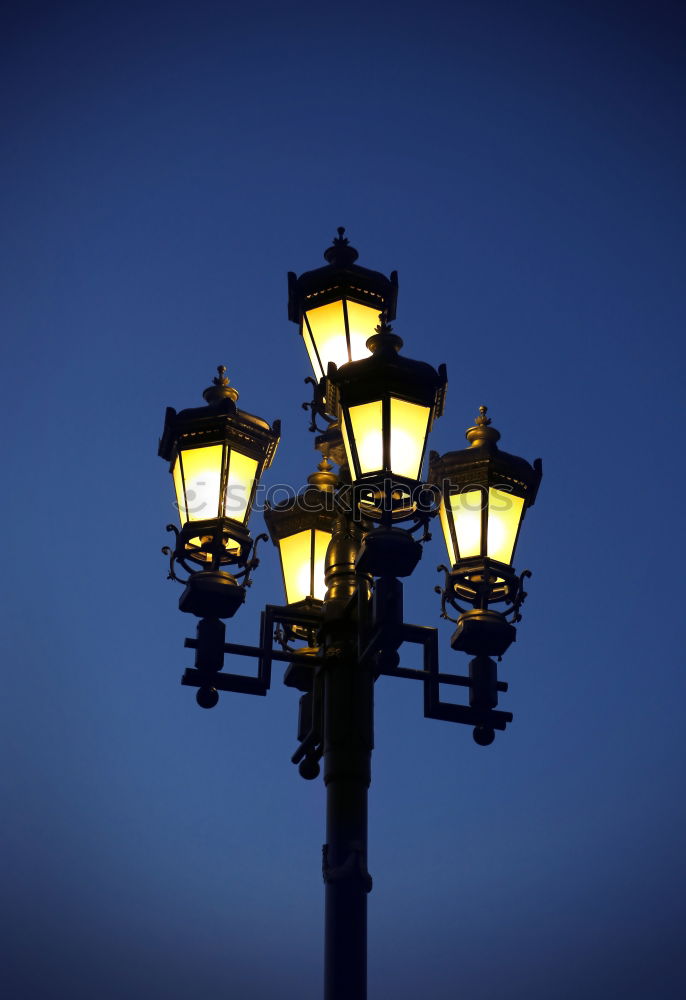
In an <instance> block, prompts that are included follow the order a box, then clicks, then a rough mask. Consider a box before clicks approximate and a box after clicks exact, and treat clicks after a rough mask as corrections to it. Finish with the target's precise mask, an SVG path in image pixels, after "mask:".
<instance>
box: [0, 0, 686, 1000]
mask: <svg viewBox="0 0 686 1000" xmlns="http://www.w3.org/2000/svg"><path fill="white" fill-rule="evenodd" d="M0 67H1V68H0V73H1V74H2V87H1V88H0V89H1V92H2V95H3V96H2V101H3V122H4V128H3V133H4V144H3V145H4V151H3V155H2V158H1V160H0V177H1V185H0V190H1V192H2V201H3V209H2V215H3V218H4V230H5V237H4V239H3V240H2V243H1V246H0V253H1V254H2V266H1V268H0V282H1V285H2V302H3V305H2V314H3V329H4V343H5V346H4V348H3V363H4V364H3V367H4V370H5V378H4V380H3V381H4V391H3V399H2V402H3V407H4V416H3V427H4V433H3V442H4V445H5V448H4V460H3V471H4V474H5V476H6V481H5V482H6V485H5V490H4V495H5V499H6V505H5V520H4V525H5V530H4V534H3V555H4V558H3V572H2V583H3V591H4V595H3V602H2V607H3V611H4V614H5V624H4V625H3V628H2V630H1V632H0V636H1V639H2V645H3V647H4V656H3V660H4V673H3V685H2V692H3V702H4V707H3V712H4V721H3V723H2V727H3V734H4V736H5V739H6V744H7V750H6V752H5V754H4V755H3V760H4V764H5V768H4V770H5V781H6V784H7V789H6V792H5V794H4V797H5V801H6V803H7V807H6V809H7V812H6V815H7V820H8V822H6V824H5V831H4V837H5V839H6V844H5V846H4V847H3V849H2V860H3V864H4V866H6V873H5V876H4V882H5V885H6V889H5V893H4V895H5V904H6V919H5V930H4V932H3V943H4V944H5V945H6V946H7V948H8V956H9V958H8V960H7V961H6V962H5V965H4V969H5V972H4V975H5V976H7V977H8V978H9V984H8V986H7V988H6V993H5V995H6V996H8V997H11V998H12V1000H53V998H61V997H64V996H69V997H71V998H72V1000H85V998H89V1000H90V998H92V997H94V996H97V997H98V998H99V1000H124V998H126V1000H143V998H145V1000H152V998H164V1000H187V998H190V997H198V998H201V1000H215V998H216V1000H219V998H223V997H235V998H240V1000H268V998H269V1000H271V998H275V997H279V998H281V1000H296V998H298V1000H300V998H315V997H317V996H319V994H320V983H321V946H322V929H321V928H322V914H323V902H322V897H323V893H322V883H321V876H320V870H319V863H320V846H321V843H322V840H323V835H324V796H323V787H322V785H321V782H317V783H306V782H304V781H302V780H301V779H300V778H299V776H298V774H297V771H296V769H295V768H294V767H293V766H292V765H291V764H290V762H289V757H290V754H291V752H292V750H293V748H294V745H295V724H296V702H297V699H296V696H295V693H294V692H293V691H290V690H287V689H285V688H283V687H282V685H281V684H280V680H279V673H278V672H277V677H276V683H275V685H274V688H273V690H272V691H271V692H270V693H269V696H268V697H267V698H266V699H259V698H250V697H244V696H239V695H234V696H230V695H229V696H226V697H223V698H222V701H221V702H220V705H219V707H218V708H217V709H215V710H214V711H212V712H203V711H201V710H200V709H198V708H197V707H196V705H195V702H194V698H193V693H192V691H190V690H189V689H185V688H182V687H180V686H179V683H178V680H179V677H180V675H181V672H182V670H183V668H184V666H188V665H190V663H191V656H192V654H190V653H189V652H188V651H185V650H184V649H183V646H182V643H183V638H184V636H185V635H189V634H191V632H192V630H193V627H194V622H193V621H192V620H191V619H190V618H187V617H186V616H182V615H180V614H179V613H178V611H177V610H176V602H177V600H178V593H179V592H178V588H177V586H176V585H173V584H171V583H167V582H165V579H164V577H165V574H166V563H165V560H164V558H163V557H162V556H161V555H160V554H159V548H160V547H161V546H162V545H163V544H165V543H166V541H167V537H166V535H165V532H164V525H165V523H166V522H167V521H168V520H171V519H172V516H173V513H174V512H173V508H172V491H171V480H170V477H169V476H168V473H167V471H166V469H165V466H164V465H163V463H162V462H161V461H160V460H159V459H158V458H157V457H156V447H157V436H158V434H159V433H160V431H161V427H162V420H163V413H164V407H165V406H166V405H174V406H176V407H177V408H182V407H184V406H191V405H197V404H198V403H200V401H201V399H200V392H201V391H202V389H203V388H204V387H205V385H207V383H208V379H209V378H210V377H211V376H212V374H213V372H214V367H215V366H216V365H217V364H219V363H220V362H223V363H225V364H227V366H228V368H229V374H230V376H231V379H232V381H233V383H234V384H235V385H236V386H237V387H238V389H239V390H240V393H241V405H242V406H243V407H245V408H246V409H248V410H250V411H252V412H255V413H259V414H260V415H263V416H265V417H266V418H268V419H273V418H275V417H281V418H282V420H283V430H284V434H283V440H282V444H281V448H280V451H279V454H278V456H277V461H276V463H275V465H274V466H273V467H272V469H271V470H270V472H269V474H268V482H269V483H271V484H274V483H278V482H286V483H289V484H292V485H293V486H296V487H298V486H300V485H301V484H302V483H303V481H304V478H305V476H306V475H307V474H308V473H309V472H310V471H311V470H312V468H313V462H314V460H315V457H314V452H312V451H311V445H312V440H311V438H310V437H309V436H308V434H307V431H306V415H305V414H304V413H303V412H302V411H301V410H300V403H301V401H302V400H304V399H306V398H307V395H308V393H307V390H306V388H305V387H304V386H303V383H302V380H303V378H304V377H305V376H306V375H307V374H308V371H309V365H308V361H307V358H306V355H305V351H304V348H303V346H302V344H301V343H300V342H299V339H298V335H297V331H296V328H295V327H294V326H293V325H292V324H290V323H289V322H288V320H287V317H286V271H287V270H289V269H292V270H296V271H298V272H300V271H303V270H307V269H309V268H311V267H316V266H319V264H320V263H321V262H322V259H321V251H322V250H323V249H324V247H325V246H326V245H328V243H329V242H330V240H331V238H332V236H333V235H334V233H335V228H336V226H338V225H345V226H346V227H347V229H348V234H349V235H350V238H351V241H352V242H353V244H354V245H355V246H357V247H358V249H359V250H360V263H362V264H364V265H367V266H369V267H373V268H377V269H380V270H383V271H385V272H386V273H388V272H389V271H390V270H391V269H393V268H397V269H398V271H399V275H400V298H399V305H398V319H397V322H396V324H395V329H396V330H397V332H398V333H399V334H400V335H401V336H402V337H403V338H404V340H405V353H406V354H407V355H408V356H410V357H419V358H422V359H425V360H427V361H430V362H432V363H433V364H438V363H440V362H442V361H445V362H446V363H447V365H448V373H449V379H450V386H449V390H448V399H447V412H446V415H445V416H444V417H443V419H442V420H440V421H439V422H438V424H437V425H436V428H435V431H434V433H433V435H432V441H431V446H432V447H433V448H436V449H437V450H439V451H447V450H450V449H453V448H456V447H461V446H462V441H463V431H464V429H465V428H466V427H467V426H468V425H469V424H471V423H472V422H473V418H474V416H475V415H476V412H477V407H478V406H479V404H481V403H487V404H488V405H489V408H490V413H491V415H492V417H493V420H494V424H495V425H496V426H497V427H498V428H499V429H500V430H501V432H502V435H503V436H502V444H503V447H504V448H505V449H506V450H508V451H512V452H514V453H516V454H521V455H523V456H526V457H527V458H529V459H530V460H532V459H533V458H534V457H536V456H537V455H542V456H543V458H544V480H543V485H542V489H541V493H540V497H539V501H538V503H537V505H536V507H535V508H534V509H533V511H532V512H531V515H530V517H529V518H528V520H527V523H526V525H525V530H524V532H523V536H522V539H521V542H520V547H519V555H518V565H519V568H524V567H525V566H530V567H531V568H532V569H533V571H534V576H533V579H532V581H531V585H530V587H529V594H530V596H529V600H528V603H527V605H526V606H525V609H524V612H525V613H524V621H523V622H522V624H521V626H520V630H519V641H518V642H517V644H516V646H514V647H513V648H512V649H511V650H510V651H509V652H508V654H507V656H506V658H505V660H504V663H503V671H502V674H503V676H504V678H505V679H506V680H508V681H509V682H510V685H511V686H510V692H509V694H507V695H505V696H503V698H502V699H501V707H503V708H505V709H508V710H512V711H513V712H514V713H515V720H514V723H513V725H512V726H511V727H510V728H509V730H508V732H507V733H506V734H504V735H501V736H499V737H498V739H497V740H496V742H495V744H494V745H493V746H492V747H490V748H487V749H482V748H479V747H477V746H476V745H475V744H474V743H473V742H472V739H471V735H470V732H469V730H468V729H466V728H464V727H457V726H451V725H449V724H447V723H441V722H431V721H425V720H424V719H423V718H422V707H421V704H422V702H421V690H420V688H419V686H417V685H414V684H413V683H411V682H409V681H395V682H392V683H391V682H389V681H381V682H380V683H379V685H378V698H377V732H376V743H377V749H376V753H375V762H374V780H373V784H372V789H371V811H370V827H371V829H370V869H371V871H372V874H373V875H374V879H375V888H374V892H373V893H372V895H371V897H370V997H371V998H378V1000H381V998H387V997H393V998H394V1000H415V998H417V997H421V996H428V997H431V998H432V1000H452V998H453V997H454V996H457V995H459V996H464V997H469V998H470V1000H493V998H495V997H497V998H499V1000H520V998H527V1000H549V998H551V997H555V998H558V1000H566V998H572V997H573V998H575V1000H576V998H578V997H585V998H589V1000H596V998H601V997H602V998H604V997H607V996H617V997H622V998H623V1000H644V998H652V997H654V996H660V997H661V998H672V997H676V996H677V995H679V990H678V985H679V981H680V979H681V976H682V973H681V957H682V952H683V944H682V941H683V931H682V928H683V920H684V915H685V914H684V910H685V909H686V907H685V906H684V889H685V886H684V877H683V838H684V812H685V809H684V795H683V750H684V737H683V721H682V720H683V711H684V697H683V696H684V671H683V642H682V641H681V640H682V635H683V628H682V615H683V603H684V593H683V585H682V580H683V558H682V548H683V530H682V529H683V515H682V510H681V504H682V502H683V497H684V476H683V461H682V458H681V455H682V451H683V443H682V440H681V437H682V426H681V424H680V420H681V418H682V408H681V403H682V399H683V382H684V376H683V366H684V350H683V346H682V345H683V329H684V319H685V316H684V312H685V310H684V296H683V263H684V253H683V251H684V229H685V226H684V223H685V221H686V220H685V214H686V213H685V211H684V198H683V179H684V167H685V163H684V160H685V155H684V154H685V148H684V131H683V127H684V125H683V123H684V100H683V99H684V16H683V6H682V5H681V4H678V3H669V2H664V0H657V2H651V3H644V4H630V3H621V2H617V3H609V2H596V3H591V2H575V3H560V2H540V3H538V2H521V3H518V2H512V3H507V2H505V0H502V2H494V0H490V2H489V0H481V2H478V3H477V2H469V0H468V2H463V0H459V2H457V3H455V4H453V5H450V6H448V5H446V6H443V5H442V4H440V3H436V2H435V0H428V2H425V3H422V4H419V3H415V4H401V5H400V6H396V7H394V8H393V9H392V10H391V9H390V8H386V7H385V6H381V5H379V4H375V3H373V2H372V3H364V4H362V3H356V2H351V3H347V4H345V5H323V4H309V3H299V4H296V5H294V6H288V5H281V4H276V3H272V2H262V3H254V4H252V5H251V6H250V7H249V8H248V7H246V6H245V5H238V4H233V3H220V2H214V3H213V2H209V0H200V2H196V3H194V4H193V5H190V4H181V3H175V2H168V3H160V4H155V3H151V2H139V3H136V4H132V3H124V2H121V3H117V4H114V3H112V4H108V3H99V2H91V3H85V2H84V3H78V2H71V3H69V2H67V3H59V4H58V3H30V2H24V3H19V2H8V3H6V4H5V6H4V14H3V24H2V59H1V60H0ZM252 526H253V529H254V531H255V532H257V531H259V530H262V522H261V517H260V516H259V515H256V516H255V518H254V520H253V522H252ZM443 559H444V552H443V548H442V543H441V540H440V537H439V533H438V532H436V533H435V536H434V541H433V542H432V543H431V545H430V546H429V548H428V550H427V551H426V552H425V555H424V558H423V561H422V564H421V565H420V567H419V568H418V570H417V572H416V573H415V575H414V576H413V578H412V579H411V580H410V581H409V582H408V584H407V587H406V595H407V597H406V606H407V613H408V617H409V618H410V619H411V620H413V621H416V622H418V623H423V624H435V625H439V626H440V628H441V635H442V656H443V664H444V666H445V667H450V668H452V669H455V670H463V669H464V668H465V666H466V658H464V657H462V658H461V657H459V656H458V655H457V654H453V653H451V651H450V649H449V647H448V639H449V635H450V626H449V625H448V624H447V623H440V622H439V620H438V605H437V598H436V596H435V595H434V593H433V586H434V584H435V583H436V582H439V578H438V577H437V575H436V573H435V567H436V565H437V563H438V562H440V561H442V560H443ZM281 599H282V594H281V585H280V579H279V573H278V566H277V559H276V552H275V550H274V549H273V548H271V546H270V548H269V550H268V551H266V550H265V552H264V558H263V561H262V564H261V566H260V568H259V570H258V573H257V576H256V582H255V586H254V587H253V589H252V591H251V593H250V595H249V599H248V603H247V605H246V607H244V608H243V609H242V611H241V612H240V614H239V616H238V617H237V618H236V619H235V620H234V622H233V623H232V625H231V626H230V636H231V638H233V639H234V640H236V641H243V642H252V641H255V640H256V638H257V627H258V616H259V610H260V609H261V607H262V606H263V605H264V604H265V603H267V602H272V603H278V602H280V601H281ZM411 661H412V656H411V653H408V655H407V656H406V657H405V659H404V662H405V664H406V665H415V664H414V663H413V662H411ZM238 666H239V665H238V664H233V669H237V668H238ZM244 666H245V668H246V670H248V669H251V668H252V666H253V665H252V664H245V665H244Z"/></svg>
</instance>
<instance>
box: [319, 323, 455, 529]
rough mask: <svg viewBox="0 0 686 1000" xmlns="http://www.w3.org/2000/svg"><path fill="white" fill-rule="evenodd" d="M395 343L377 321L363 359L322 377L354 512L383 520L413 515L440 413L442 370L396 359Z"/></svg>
mask: <svg viewBox="0 0 686 1000" xmlns="http://www.w3.org/2000/svg"><path fill="white" fill-rule="evenodd" d="M402 344H403V342H402V340H401V339H400V337H398V336H396V334H394V333H393V331H392V330H391V327H390V326H388V325H387V324H386V322H385V321H384V320H382V322H381V324H380V325H379V326H378V327H377V328H376V333H375V334H374V336H372V337H370V338H369V340H368V341H367V346H368V347H369V349H370V351H371V352H372V354H371V356H370V357H368V358H363V359H362V360H361V361H352V362H349V363H348V364H346V365H344V366H343V367H342V368H339V369H338V370H337V371H336V370H334V369H333V368H331V369H330V371H329V373H328V380H329V383H330V384H331V385H332V387H333V392H334V395H335V404H334V405H335V408H336V411H337V412H338V417H339V421H340V424H341V431H342V434H343V441H344V444H345V450H346V454H347V458H348V465H349V467H350V476H351V479H352V481H353V483H355V484H357V485H358V486H359V487H360V488H361V489H360V491H359V494H360V497H361V502H360V506H361V508H364V509H365V511H366V513H368V514H369V515H370V516H371V517H373V518H376V519H380V520H385V518H384V516H383V511H386V512H388V513H389V515H390V512H391V508H392V519H394V520H397V519H399V518H401V517H403V516H409V515H411V514H412V513H413V512H414V509H415V508H416V504H415V503H414V501H412V499H411V497H412V494H413V491H414V489H415V487H416V486H417V484H418V483H419V482H420V481H421V477H422V465H423V461H424V452H425V448H426V441H427V437H428V435H429V431H430V430H431V426H432V424H433V421H434V420H435V419H436V418H437V417H440V415H441V413H442V412H443V401H444V397H445V389H446V385H447V377H446V372H445V365H441V366H440V368H439V369H438V371H436V370H435V369H434V368H432V367H431V365H428V364H425V363H424V362H423V361H412V360H410V358H405V357H402V355H400V354H399V353H398V352H399V350H400V348H401V347H402Z"/></svg>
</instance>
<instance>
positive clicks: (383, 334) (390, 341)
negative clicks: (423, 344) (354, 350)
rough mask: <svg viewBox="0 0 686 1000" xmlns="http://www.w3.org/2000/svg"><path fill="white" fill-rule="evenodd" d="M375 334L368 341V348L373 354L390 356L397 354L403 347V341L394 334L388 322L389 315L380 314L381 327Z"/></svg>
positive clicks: (377, 328)
mask: <svg viewBox="0 0 686 1000" xmlns="http://www.w3.org/2000/svg"><path fill="white" fill-rule="evenodd" d="M375 331H376V332H375V333H373V334H372V336H371V337H370V338H369V340H368V341H367V348H368V349H369V350H370V351H371V352H372V354H384V353H385V354H387V355H388V354H390V355H392V354H393V352H394V351H395V352H397V351H399V350H400V348H401V347H402V346H403V339H402V337H399V336H398V334H397V333H394V332H393V327H392V326H391V325H390V323H388V322H387V314H386V313H385V312H382V313H379V325H378V326H377V327H375Z"/></svg>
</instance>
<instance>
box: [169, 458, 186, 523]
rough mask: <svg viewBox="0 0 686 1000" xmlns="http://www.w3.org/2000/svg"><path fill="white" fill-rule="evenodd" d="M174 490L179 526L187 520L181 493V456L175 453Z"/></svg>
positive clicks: (183, 498) (184, 501)
mask: <svg viewBox="0 0 686 1000" xmlns="http://www.w3.org/2000/svg"><path fill="white" fill-rule="evenodd" d="M173 477H174V491H175V493H176V506H177V509H178V511H179V521H180V522H181V527H183V526H184V524H185V523H186V521H187V520H188V516H187V514H186V498H185V496H184V493H183V476H182V475H181V456H180V455H177V456H176V460H175V462H174V471H173Z"/></svg>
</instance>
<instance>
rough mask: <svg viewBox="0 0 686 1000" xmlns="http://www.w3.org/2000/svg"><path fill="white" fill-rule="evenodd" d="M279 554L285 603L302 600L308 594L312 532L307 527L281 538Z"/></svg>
mask: <svg viewBox="0 0 686 1000" xmlns="http://www.w3.org/2000/svg"><path fill="white" fill-rule="evenodd" d="M279 554H280V556H281V565H282V567H283V578H284V582H285V584H286V603H287V604H294V603H295V602H296V601H303V600H304V599H305V598H306V597H308V596H309V593H310V586H311V582H310V573H311V555H312V534H311V532H310V530H309V528H308V529H307V530H306V531H298V532H296V533H295V534H294V535H288V537H287V538H282V539H281V541H280V542H279Z"/></svg>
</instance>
